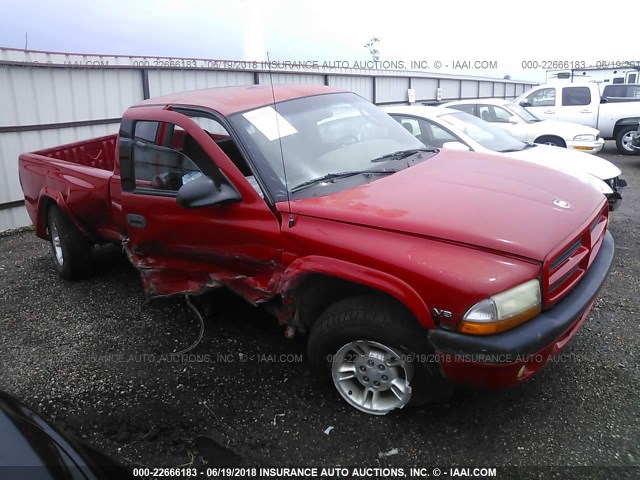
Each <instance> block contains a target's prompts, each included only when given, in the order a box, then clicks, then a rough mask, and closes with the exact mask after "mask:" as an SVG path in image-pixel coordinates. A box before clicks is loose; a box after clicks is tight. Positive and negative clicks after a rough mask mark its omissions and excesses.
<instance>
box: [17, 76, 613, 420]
mask: <svg viewBox="0 0 640 480" xmlns="http://www.w3.org/2000/svg"><path fill="white" fill-rule="evenodd" d="M19 161H20V181H21V184H22V188H23V191H24V195H25V200H26V207H27V210H28V212H29V214H30V216H31V219H32V220H33V223H34V225H35V227H36V234H37V235H38V236H39V237H41V238H43V239H48V240H50V242H51V251H52V256H53V261H54V265H55V267H56V269H57V270H58V272H59V274H60V275H61V276H62V277H63V278H66V279H73V278H79V277H81V276H82V275H84V274H86V273H87V272H88V269H89V266H90V256H91V249H92V246H93V245H94V244H102V243H108V242H113V243H119V244H121V245H122V246H123V248H124V249H125V251H126V252H127V254H128V256H129V258H130V260H131V262H132V263H133V265H135V266H136V267H137V269H138V270H139V271H140V275H141V277H142V282H143V284H144V288H145V290H146V291H147V292H148V293H149V294H151V295H173V294H193V295H197V294H201V293H203V292H206V291H208V290H210V289H213V288H217V287H227V288H229V289H231V290H233V291H234V292H236V293H238V294H239V295H241V296H242V297H244V298H245V299H246V300H248V301H249V302H251V303H253V304H263V305H265V306H266V307H268V308H269V309H270V310H271V311H273V312H274V313H275V315H276V316H277V318H278V319H279V320H280V322H282V323H283V324H284V325H286V326H287V327H289V331H290V332H291V331H293V330H296V331H299V332H302V333H308V361H309V364H310V366H311V368H312V370H313V371H314V372H316V373H317V374H318V375H319V376H320V378H323V379H325V380H327V381H328V382H331V381H332V382H333V384H334V385H335V387H336V389H337V391H338V392H339V393H340V394H341V395H342V397H343V398H344V399H345V400H346V401H347V402H348V403H349V404H351V405H352V406H353V407H355V408H357V409H359V410H361V411H364V412H367V413H371V414H385V413H387V412H389V411H391V410H394V409H397V408H402V407H404V406H405V405H407V404H420V403H424V402H427V401H430V400H434V399H442V398H444V397H446V395H447V394H448V393H449V392H450V389H451V385H452V384H467V385H476V386H485V387H494V388H500V387H505V386H508V385H512V384H516V383H518V382H521V381H523V380H525V379H526V378H529V377H530V376H531V375H533V374H534V373H536V372H538V371H539V370H540V369H541V368H542V367H543V366H544V365H545V363H547V362H548V360H549V358H551V356H552V355H554V354H555V353H556V352H558V351H559V350H561V349H562V348H564V346H565V345H566V344H567V342H568V341H569V340H570V339H571V338H572V337H573V336H574V335H575V334H576V332H577V331H578V329H579V328H580V326H581V325H582V324H583V322H584V321H585V318H586V316H587V315H588V313H589V311H590V308H591V306H592V304H593V302H594V300H595V297H596V295H597V292H598V290H599V289H600V287H601V286H602V284H603V282H604V281H605V278H606V276H607V274H608V271H609V268H610V266H611V263H612V260H613V254H614V242H613V239H612V237H611V235H610V234H609V232H608V230H607V224H608V208H607V203H606V200H605V198H604V196H602V195H601V194H599V193H598V192H596V191H595V190H593V189H592V188H591V187H589V186H588V185H584V184H583V183H582V182H580V181H578V180H575V179H574V178H572V177H569V176H566V175H564V174H562V173H559V172H557V171H552V170H549V169H546V168H544V167H540V166H537V165H533V164H529V163H527V162H520V161H517V160H514V161H511V160H510V159H505V158H498V157H494V156H490V155H480V154H474V153H469V152H453V151H439V150H438V149H432V148H426V147H425V146H424V145H423V144H422V143H420V142H419V141H418V140H417V139H416V138H415V137H414V136H413V135H411V134H410V133H408V132H407V131H406V130H405V129H404V128H403V127H402V126H400V125H399V124H398V123H397V122H395V121H394V120H393V119H392V118H391V117H389V116H387V115H386V114H385V113H383V112H382V111H381V110H379V109H378V108H376V107H375V106H373V105H372V104H370V103H369V102H367V101H366V100H364V99H362V98H360V97H359V96H357V95H355V94H353V93H349V92H343V91H340V90H337V89H333V88H329V87H322V86H293V85H289V86H274V87H269V86H249V87H232V88H219V89H209V90H201V91H194V92H186V93H180V94H174V95H170V96H166V97H161V98H155V99H151V100H146V101H144V102H142V103H140V104H139V105H136V106H133V107H131V108H129V109H128V110H127V111H126V112H125V114H124V116H123V118H122V123H121V127H120V131H119V134H118V135H117V136H116V135H112V136H107V137H102V138H97V139H93V140H88V141H84V142H79V143H74V144H69V145H64V146H60V147H55V148H50V149H47V150H42V151H39V152H34V153H27V154H23V155H21V156H20V160H19ZM558 192H562V194H559V193H558Z"/></svg>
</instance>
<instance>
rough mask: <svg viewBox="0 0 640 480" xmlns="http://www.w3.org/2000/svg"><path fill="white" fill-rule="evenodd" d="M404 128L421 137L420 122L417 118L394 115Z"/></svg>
mask: <svg viewBox="0 0 640 480" xmlns="http://www.w3.org/2000/svg"><path fill="white" fill-rule="evenodd" d="M393 118H394V119H395V120H396V121H397V122H398V123H399V124H400V125H402V126H403V127H404V129H405V130H406V131H407V132H409V133H410V134H411V135H413V136H414V137H419V136H420V135H421V134H422V130H420V124H419V123H418V121H417V120H416V119H415V118H409V117H397V116H396V117H393Z"/></svg>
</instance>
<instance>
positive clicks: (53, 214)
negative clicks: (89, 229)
mask: <svg viewBox="0 0 640 480" xmlns="http://www.w3.org/2000/svg"><path fill="white" fill-rule="evenodd" d="M47 220H48V221H47V225H48V229H49V238H50V243H51V256H52V257H53V265H54V267H55V269H56V271H57V272H58V275H60V276H61V277H62V278H64V279H65V280H75V279H78V278H82V277H84V276H85V275H86V274H87V273H88V272H89V270H90V265H91V242H89V240H88V239H87V237H85V236H84V235H83V233H82V232H81V231H80V230H79V229H78V227H76V226H75V225H74V224H73V222H72V221H71V220H70V219H69V218H68V217H67V216H66V215H65V214H64V212H63V211H62V210H60V208H59V207H56V206H53V207H51V208H50V209H49V214H48V218H47Z"/></svg>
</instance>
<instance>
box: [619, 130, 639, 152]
mask: <svg viewBox="0 0 640 480" xmlns="http://www.w3.org/2000/svg"><path fill="white" fill-rule="evenodd" d="M634 133H635V131H634V130H632V131H630V132H628V133H626V134H625V135H623V136H622V139H621V140H620V143H622V148H624V149H625V150H626V151H628V152H636V151H637V150H636V149H635V148H633V144H632V143H631V142H632V141H633V134H634Z"/></svg>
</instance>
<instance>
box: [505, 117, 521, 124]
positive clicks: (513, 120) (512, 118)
mask: <svg viewBox="0 0 640 480" xmlns="http://www.w3.org/2000/svg"><path fill="white" fill-rule="evenodd" d="M508 121H509V123H513V124H517V123H520V121H519V120H518V117H516V116H515V115H512V116H510V117H509V120H508Z"/></svg>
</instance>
